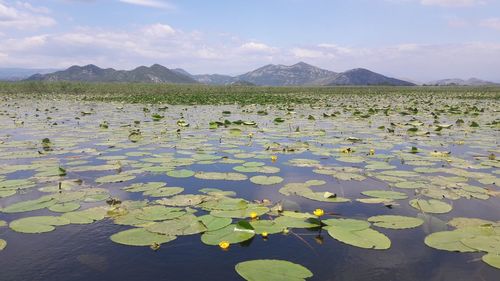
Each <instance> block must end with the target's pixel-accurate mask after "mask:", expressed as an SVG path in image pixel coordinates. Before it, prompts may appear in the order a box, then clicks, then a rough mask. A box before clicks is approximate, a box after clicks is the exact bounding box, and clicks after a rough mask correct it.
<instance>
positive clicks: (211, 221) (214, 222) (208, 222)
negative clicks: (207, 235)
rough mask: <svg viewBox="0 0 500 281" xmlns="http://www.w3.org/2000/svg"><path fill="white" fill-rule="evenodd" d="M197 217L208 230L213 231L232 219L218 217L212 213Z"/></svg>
mask: <svg viewBox="0 0 500 281" xmlns="http://www.w3.org/2000/svg"><path fill="white" fill-rule="evenodd" d="M198 219H199V220H200V221H201V222H202V223H203V225H205V227H206V228H207V230H208V231H215V230H218V229H221V228H224V227H226V226H228V225H230V224H231V222H232V221H233V220H232V219H231V218H220V217H214V216H212V215H204V216H201V217H198Z"/></svg>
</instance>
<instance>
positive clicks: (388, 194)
mask: <svg viewBox="0 0 500 281" xmlns="http://www.w3.org/2000/svg"><path fill="white" fill-rule="evenodd" d="M361 194H363V195H366V196H370V197H375V198H386V199H393V200H401V199H406V198H408V195H406V193H403V192H397V191H389V190H367V191H363V192H361Z"/></svg>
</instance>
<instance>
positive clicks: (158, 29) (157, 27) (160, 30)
mask: <svg viewBox="0 0 500 281" xmlns="http://www.w3.org/2000/svg"><path fill="white" fill-rule="evenodd" d="M143 31H144V34H146V35H147V36H150V37H165V36H170V35H174V34H175V29H173V28H172V27H171V26H170V25H168V24H161V23H157V24H153V25H150V26H147V27H145V28H144V29H143Z"/></svg>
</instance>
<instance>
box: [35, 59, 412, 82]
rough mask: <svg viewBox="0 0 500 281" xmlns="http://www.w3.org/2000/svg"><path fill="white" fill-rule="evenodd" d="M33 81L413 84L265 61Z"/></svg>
mask: <svg viewBox="0 0 500 281" xmlns="http://www.w3.org/2000/svg"><path fill="white" fill-rule="evenodd" d="M27 80H33V81H84V82H141V83H202V84H210V85H257V86H336V85H359V86H361V85H393V86H414V85H415V84H413V83H411V82H408V81H404V80H400V79H396V78H391V77H386V76H384V75H382V74H378V73H375V72H373V71H370V70H367V69H363V68H356V69H352V70H348V71H345V72H341V73H337V72H333V71H330V70H326V69H321V68H318V67H315V66H312V65H310V64H307V63H304V62H299V63H297V64H294V65H290V66H288V65H276V64H269V65H266V66H263V67H261V68H258V69H256V70H253V71H250V72H247V73H245V74H242V75H239V76H229V75H221V74H200V75H193V74H190V73H189V72H188V71H186V70H184V69H182V68H175V69H168V68H166V67H164V66H162V65H159V64H154V65H152V66H150V67H147V66H140V67H137V68H135V69H133V70H115V69H113V68H100V67H97V66H95V65H93V64H89V65H86V66H76V65H75V66H72V67H70V68H68V69H66V70H62V71H57V72H53V73H48V74H35V75H32V76H30V77H29V78H28V79H27Z"/></svg>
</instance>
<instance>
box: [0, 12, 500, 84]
mask: <svg viewBox="0 0 500 281" xmlns="http://www.w3.org/2000/svg"><path fill="white" fill-rule="evenodd" d="M494 22H496V21H487V23H488V24H491V23H494ZM1 41H2V44H0V54H2V55H1V56H0V65H2V66H4V67H10V66H13V67H34V68H66V67H68V66H70V65H73V64H79V65H84V64H89V63H94V64H97V65H99V66H101V67H114V68H118V69H130V68H134V67H136V66H138V65H151V64H153V63H160V64H163V65H165V66H167V67H182V68H184V69H186V70H188V71H190V72H193V73H230V74H240V73H244V72H246V71H249V70H251V69H254V68H257V67H260V66H262V65H265V64H269V63H275V64H288V65H290V64H294V63H296V62H297V61H302V60H303V61H306V62H308V63H311V64H313V65H317V66H319V67H322V68H326V69H330V70H333V71H345V70H348V69H352V68H356V67H364V68H368V69H371V70H373V71H377V72H380V73H383V74H386V75H390V76H396V77H410V78H413V79H415V80H420V81H430V80H436V79H440V78H448V77H461V78H468V77H471V76H475V77H480V78H483V79H489V80H495V81H499V80H500V77H498V71H497V70H498V68H500V56H498V54H499V53H500V43H487V42H468V43H461V44H416V43H412V42H408V43H405V44H395V45H386V46H378V47H366V46H346V45H341V44H337V43H335V42H324V43H322V44H304V45H295V46H293V45H292V46H290V47H277V46H271V45H269V44H266V43H264V42H259V41H256V40H246V39H238V38H236V37H234V36H228V35H227V34H221V35H207V34H204V33H201V32H196V31H192V32H187V31H184V30H181V29H177V28H175V27H173V26H170V25H168V24H166V23H155V24H151V25H145V26H138V27H136V28H132V29H130V28H123V29H119V28H116V29H112V28H95V27H85V28H76V29H73V30H70V31H68V32H61V33H46V34H38V35H36V36H25V37H22V36H19V37H12V36H10V37H9V35H4V37H2V39H1Z"/></svg>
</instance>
